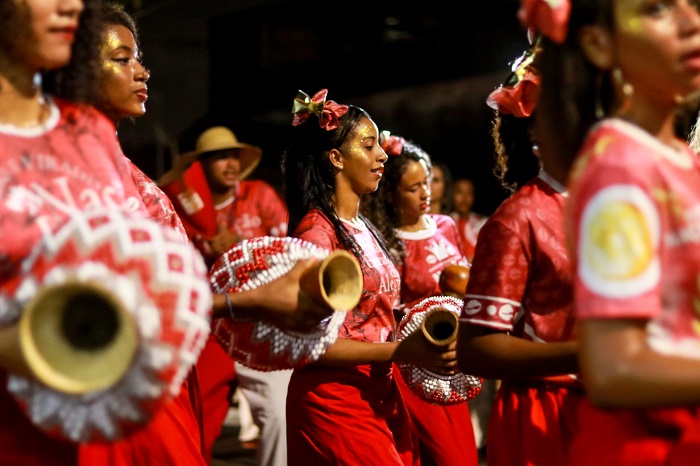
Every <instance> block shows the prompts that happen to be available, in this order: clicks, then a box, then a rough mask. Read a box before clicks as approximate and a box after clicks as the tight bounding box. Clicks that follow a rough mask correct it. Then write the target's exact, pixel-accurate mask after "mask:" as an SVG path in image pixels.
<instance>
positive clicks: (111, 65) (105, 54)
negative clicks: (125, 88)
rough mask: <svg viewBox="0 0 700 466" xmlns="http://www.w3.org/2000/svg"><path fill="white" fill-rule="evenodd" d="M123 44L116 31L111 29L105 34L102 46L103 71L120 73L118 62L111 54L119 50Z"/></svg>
mask: <svg viewBox="0 0 700 466" xmlns="http://www.w3.org/2000/svg"><path fill="white" fill-rule="evenodd" d="M121 46H122V42H121V40H119V36H118V35H117V33H116V31H114V30H112V29H109V30H107V32H106V34H105V35H104V36H103V42H102V45H101V47H100V58H101V61H102V71H104V72H105V73H112V74H118V73H119V67H118V66H117V64H116V63H115V62H113V61H111V60H110V59H109V54H110V53H112V52H113V51H114V50H117V49H118V48H119V47H121Z"/></svg>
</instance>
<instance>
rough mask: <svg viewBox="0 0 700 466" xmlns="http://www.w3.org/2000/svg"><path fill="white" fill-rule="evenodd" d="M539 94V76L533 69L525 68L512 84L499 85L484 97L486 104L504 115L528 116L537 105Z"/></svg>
mask: <svg viewBox="0 0 700 466" xmlns="http://www.w3.org/2000/svg"><path fill="white" fill-rule="evenodd" d="M539 95H540V77H539V75H538V74H537V73H536V72H535V71H534V70H527V71H526V73H525V75H524V76H523V77H522V79H521V80H520V81H519V82H518V83H517V84H516V85H514V86H505V85H501V86H499V87H498V88H497V89H496V90H494V91H493V92H492V93H491V94H489V96H488V98H487V99H486V105H488V106H489V107H491V108H492V109H494V110H498V111H499V112H501V113H503V114H506V115H514V116H516V117H519V118H522V117H528V116H530V115H531V114H532V111H533V110H534V109H535V106H536V105H537V98H538V97H539Z"/></svg>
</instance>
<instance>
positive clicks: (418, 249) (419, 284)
mask: <svg viewBox="0 0 700 466" xmlns="http://www.w3.org/2000/svg"><path fill="white" fill-rule="evenodd" d="M425 222H426V223H427V225H428V228H427V229H426V230H421V231H417V232H404V231H401V230H397V235H398V236H399V238H401V241H403V244H404V247H405V251H406V258H405V260H404V265H403V267H400V268H399V270H400V274H401V277H402V280H401V284H402V286H401V302H402V305H403V304H405V307H404V309H405V310H408V309H410V308H411V307H412V306H414V305H415V304H417V303H419V302H420V301H421V300H423V299H424V298H427V297H429V296H436V295H440V294H441V291H440V286H439V279H440V272H442V270H443V269H444V268H445V267H447V266H448V265H450V264H455V263H457V264H460V265H463V266H468V263H467V261H466V260H465V258H464V256H463V255H462V253H461V250H460V238H459V232H458V231H457V227H456V225H455V222H454V220H453V219H452V217H449V216H447V215H439V214H432V215H426V216H425ZM395 373H396V382H397V383H398V385H399V388H400V389H401V395H402V396H403V397H404V401H405V403H406V407H407V408H408V411H409V413H410V414H411V418H412V419H413V422H414V423H415V425H416V428H417V430H418V436H419V438H420V444H421V454H422V455H423V456H424V457H429V458H431V459H432V460H433V462H434V464H437V465H440V466H450V465H454V466H476V465H477V464H478V463H479V460H478V457H477V452H476V442H475V439H474V430H473V428H472V421H471V415H470V413H469V405H468V404H467V403H466V402H465V403H460V404H456V405H451V406H441V405H435V404H431V403H427V402H426V401H424V400H423V399H422V398H420V397H418V395H416V394H415V393H413V391H412V390H411V389H410V388H409V387H408V385H406V382H405V381H404V380H403V378H402V377H401V375H400V374H399V372H398V370H396V371H395Z"/></svg>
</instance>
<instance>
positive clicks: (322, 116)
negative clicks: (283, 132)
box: [292, 89, 349, 131]
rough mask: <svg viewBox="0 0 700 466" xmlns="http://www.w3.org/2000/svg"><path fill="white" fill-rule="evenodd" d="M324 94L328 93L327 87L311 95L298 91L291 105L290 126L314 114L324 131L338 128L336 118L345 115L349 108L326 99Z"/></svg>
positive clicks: (298, 123) (300, 122) (297, 124)
mask: <svg viewBox="0 0 700 466" xmlns="http://www.w3.org/2000/svg"><path fill="white" fill-rule="evenodd" d="M326 95H328V89H321V90H320V91H318V92H317V93H316V94H314V96H313V97H309V96H308V94H306V93H305V92H303V91H299V92H298V93H297V96H296V97H295V98H294V104H293V106H292V113H293V114H294V120H293V121H292V126H299V125H300V124H302V123H303V122H305V121H306V120H307V119H308V118H309V116H310V115H311V114H314V115H316V117H317V118H318V124H319V126H320V127H321V128H323V129H325V130H326V131H333V130H334V129H336V128H338V119H339V118H340V117H342V116H343V115H345V114H346V113H347V111H348V109H349V108H348V106H347V105H341V104H338V103H336V102H334V101H332V100H328V101H327V100H326Z"/></svg>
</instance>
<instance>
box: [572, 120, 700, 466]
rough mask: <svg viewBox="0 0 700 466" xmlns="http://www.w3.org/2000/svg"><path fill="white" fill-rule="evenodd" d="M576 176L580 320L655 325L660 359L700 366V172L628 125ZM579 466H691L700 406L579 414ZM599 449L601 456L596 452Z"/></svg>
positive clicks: (594, 146)
mask: <svg viewBox="0 0 700 466" xmlns="http://www.w3.org/2000/svg"><path fill="white" fill-rule="evenodd" d="M578 157H579V158H578V159H577V160H578V165H577V166H576V167H577V170H576V171H575V172H574V174H573V176H572V190H571V195H572V196H571V204H570V205H571V211H570V212H569V214H570V216H568V217H567V222H570V223H567V225H570V226H571V230H570V231H571V233H572V238H573V244H575V245H576V251H575V254H576V255H575V265H576V269H575V270H576V276H575V282H574V293H575V302H576V312H577V314H576V317H577V318H578V319H590V318H595V319H608V318H610V319H645V320H648V324H647V326H646V330H647V343H648V345H649V346H650V347H651V348H652V349H653V350H655V351H658V352H659V353H663V354H667V355H677V356H679V357H685V358H694V359H697V358H700V352H699V351H698V347H700V334H699V333H698V323H697V322H698V321H697V318H698V317H697V316H698V314H697V300H698V281H697V279H698V276H699V275H700V237H699V235H698V232H699V231H700V215H698V213H699V212H700V191H699V190H698V187H699V186H700V164H699V163H698V158H697V155H696V154H694V153H693V152H692V151H690V149H688V148H686V150H685V151H683V152H676V151H674V150H672V149H670V148H669V147H667V146H665V145H662V144H661V143H660V142H659V141H658V140H657V139H655V138H653V137H652V136H650V135H649V134H648V133H646V132H645V131H643V130H642V129H640V128H638V127H636V126H634V125H631V124H630V123H627V122H624V121H623V120H618V119H610V120H604V121H603V122H601V123H600V124H599V125H598V126H597V127H595V128H593V130H592V131H591V133H590V134H589V136H588V139H587V140H586V142H585V144H584V145H583V147H582V150H581V152H580V153H579V156H578ZM579 425H580V428H579V431H578V432H577V435H576V438H575V441H574V443H573V445H572V449H571V457H570V461H569V464H571V465H575V466H578V465H584V464H596V465H603V466H607V465H616V466H618V465H619V466H626V465H640V464H644V465H648V466H655V465H659V466H660V465H664V466H668V465H671V466H676V465H689V464H696V463H697V462H698V458H699V457H700V413H699V412H698V408H697V407H687V408H686V407H678V408H675V409H617V410H600V409H596V408H594V407H593V406H591V405H590V404H588V403H585V404H584V405H582V407H581V410H580V414H579ZM593 449H595V451H593Z"/></svg>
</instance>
